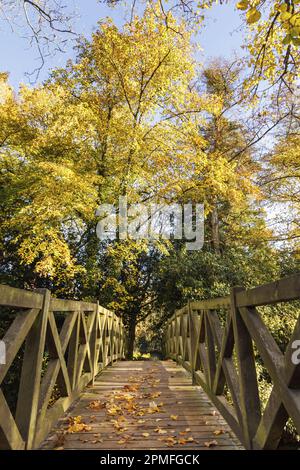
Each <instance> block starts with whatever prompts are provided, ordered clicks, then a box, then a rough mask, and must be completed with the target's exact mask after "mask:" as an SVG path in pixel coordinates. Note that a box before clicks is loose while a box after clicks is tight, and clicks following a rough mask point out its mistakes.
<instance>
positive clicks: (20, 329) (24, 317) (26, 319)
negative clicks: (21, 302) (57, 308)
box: [0, 309, 39, 384]
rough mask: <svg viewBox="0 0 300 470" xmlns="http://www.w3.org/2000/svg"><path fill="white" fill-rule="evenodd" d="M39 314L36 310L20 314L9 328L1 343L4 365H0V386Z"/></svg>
mask: <svg viewBox="0 0 300 470" xmlns="http://www.w3.org/2000/svg"><path fill="white" fill-rule="evenodd" d="M38 313H39V310H38V309H31V310H26V311H25V312H20V313H19V314H18V315H17V317H16V318H15V319H14V321H13V323H12V324H11V326H10V327H9V329H8V331H7V333H6V334H5V336H4V338H3V339H2V341H4V343H5V344H6V363H5V364H1V365H0V384H1V383H2V381H3V379H4V377H5V376H6V374H7V371H8V370H9V368H10V366H11V365H12V363H13V360H14V359H15V357H16V354H17V353H18V351H19V349H20V347H21V346H22V344H23V343H24V341H25V338H26V336H27V334H28V332H29V330H30V328H31V327H32V325H33V323H34V321H35V320H36V317H37V315H38Z"/></svg>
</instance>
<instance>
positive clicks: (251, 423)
mask: <svg viewBox="0 0 300 470" xmlns="http://www.w3.org/2000/svg"><path fill="white" fill-rule="evenodd" d="M240 289H241V288H234V289H232V293H231V315H232V323H233V330H234V339H235V350H236V358H237V366H238V377H239V390H240V410H241V415H242V423H243V434H244V440H243V444H244V445H245V447H246V448H248V449H251V447H252V439H253V437H254V436H255V434H256V431H257V428H258V425H259V422H260V418H261V409H260V399H259V393H258V384H257V376H256V367H255V358H254V352H253V345H252V338H251V335H250V333H249V331H248V329H247V327H246V325H245V323H244V321H243V319H242V316H241V313H240V311H239V310H238V309H237V307H236V302H235V299H236V295H237V291H238V290H240Z"/></svg>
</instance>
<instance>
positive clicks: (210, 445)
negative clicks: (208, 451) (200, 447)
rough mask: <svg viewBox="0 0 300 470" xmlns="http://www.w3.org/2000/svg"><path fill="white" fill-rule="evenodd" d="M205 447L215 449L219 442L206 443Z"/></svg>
mask: <svg viewBox="0 0 300 470" xmlns="http://www.w3.org/2000/svg"><path fill="white" fill-rule="evenodd" d="M204 445H205V447H215V446H217V445H218V443H217V441H209V442H204Z"/></svg>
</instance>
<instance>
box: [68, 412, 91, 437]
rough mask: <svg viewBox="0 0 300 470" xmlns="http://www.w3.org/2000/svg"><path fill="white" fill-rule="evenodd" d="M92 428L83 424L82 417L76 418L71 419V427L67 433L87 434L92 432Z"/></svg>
mask: <svg viewBox="0 0 300 470" xmlns="http://www.w3.org/2000/svg"><path fill="white" fill-rule="evenodd" d="M91 429H92V427H91V426H88V425H87V424H85V423H84V422H82V418H81V416H75V417H70V418H69V426H68V428H67V430H66V431H67V433H69V434H73V433H76V432H87V431H91Z"/></svg>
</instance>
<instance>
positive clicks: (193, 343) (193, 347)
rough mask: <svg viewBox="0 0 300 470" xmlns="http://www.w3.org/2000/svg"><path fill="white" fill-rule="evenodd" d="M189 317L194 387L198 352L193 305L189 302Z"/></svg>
mask: <svg viewBox="0 0 300 470" xmlns="http://www.w3.org/2000/svg"><path fill="white" fill-rule="evenodd" d="M188 315H189V320H188V321H189V330H190V344H191V349H190V351H191V355H190V364H191V374H192V381H193V385H195V350H196V336H195V333H196V332H195V327H194V319H193V312H192V309H191V303H190V301H188Z"/></svg>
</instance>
